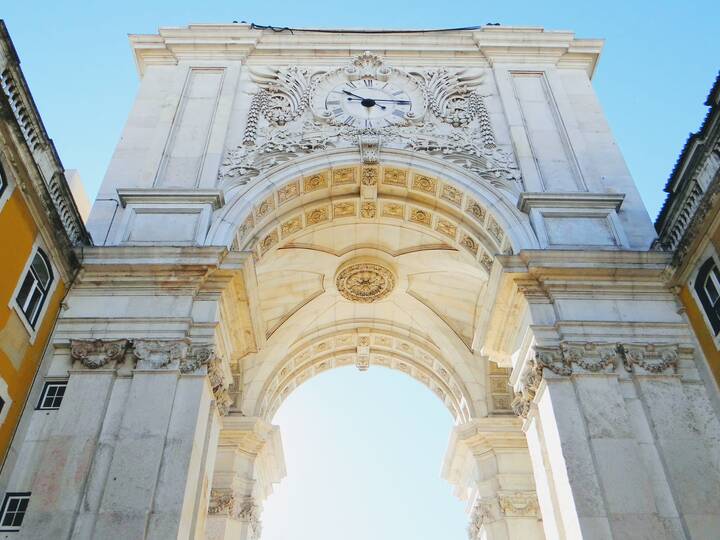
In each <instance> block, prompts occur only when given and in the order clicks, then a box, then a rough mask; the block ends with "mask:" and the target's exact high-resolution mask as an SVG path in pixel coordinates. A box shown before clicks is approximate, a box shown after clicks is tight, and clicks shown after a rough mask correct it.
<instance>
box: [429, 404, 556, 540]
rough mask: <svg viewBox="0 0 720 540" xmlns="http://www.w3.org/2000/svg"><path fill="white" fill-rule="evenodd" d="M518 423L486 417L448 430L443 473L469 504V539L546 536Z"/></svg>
mask: <svg viewBox="0 0 720 540" xmlns="http://www.w3.org/2000/svg"><path fill="white" fill-rule="evenodd" d="M521 427H522V424H521V423H520V422H519V421H518V420H517V419H516V418H512V417H508V416H490V417H486V418H479V419H476V420H473V421H472V422H468V423H466V424H462V425H459V426H457V427H456V428H455V429H454V430H453V433H452V435H451V438H450V445H449V447H448V451H447V454H446V457H445V464H444V466H443V477H444V478H445V479H447V480H448V481H449V482H450V483H452V484H454V485H455V486H456V489H455V492H456V495H458V496H459V497H460V498H461V499H465V500H467V501H468V503H469V505H468V508H469V509H470V510H471V517H470V525H469V527H468V538H469V539H470V540H480V539H482V540H513V539H515V538H523V539H527V540H535V539H537V540H541V539H544V538H545V535H544V534H543V529H542V524H541V522H540V509H539V507H538V500H537V496H536V494H535V485H534V481H533V472H532V465H531V463H530V456H529V454H528V449H527V444H526V442H525V435H524V434H523V432H522V429H521Z"/></svg>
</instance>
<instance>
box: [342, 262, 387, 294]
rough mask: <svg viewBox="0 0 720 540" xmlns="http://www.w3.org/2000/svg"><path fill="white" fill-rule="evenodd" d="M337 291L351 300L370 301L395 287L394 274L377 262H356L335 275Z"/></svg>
mask: <svg viewBox="0 0 720 540" xmlns="http://www.w3.org/2000/svg"><path fill="white" fill-rule="evenodd" d="M335 281H336V285H337V289H338V292H340V294H341V295H343V296H344V297H345V298H347V299H348V300H350V301H352V302H361V303H370V302H376V301H378V300H381V299H382V298H384V297H386V296H387V295H388V294H390V292H391V291H392V290H393V288H394V287H395V276H394V275H393V274H392V272H391V271H390V270H388V269H387V268H385V267H384V266H380V265H379V264H372V263H356V264H351V265H349V266H346V267H344V268H343V269H342V270H341V271H340V272H339V273H338V275H337V278H336V280H335Z"/></svg>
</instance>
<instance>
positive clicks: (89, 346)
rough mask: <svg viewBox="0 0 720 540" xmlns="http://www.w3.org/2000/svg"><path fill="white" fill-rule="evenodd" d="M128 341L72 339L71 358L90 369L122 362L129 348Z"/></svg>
mask: <svg viewBox="0 0 720 540" xmlns="http://www.w3.org/2000/svg"><path fill="white" fill-rule="evenodd" d="M128 343H129V342H128V340H127V339H114V340H104V339H71V340H70V356H71V357H72V359H73V360H78V361H79V362H80V363H81V364H82V365H83V366H85V367H86V368H89V369H98V368H101V367H104V366H105V365H107V364H109V363H110V362H118V361H122V359H123V358H124V357H125V351H126V350H127V348H128Z"/></svg>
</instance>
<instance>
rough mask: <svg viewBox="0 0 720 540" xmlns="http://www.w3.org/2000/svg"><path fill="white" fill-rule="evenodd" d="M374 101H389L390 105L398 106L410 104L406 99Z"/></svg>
mask: <svg viewBox="0 0 720 540" xmlns="http://www.w3.org/2000/svg"><path fill="white" fill-rule="evenodd" d="M373 99H374V100H375V101H390V102H391V103H397V104H398V105H407V104H409V103H410V101H409V100H407V99H375V98H373Z"/></svg>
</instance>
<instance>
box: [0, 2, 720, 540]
mask: <svg viewBox="0 0 720 540" xmlns="http://www.w3.org/2000/svg"><path fill="white" fill-rule="evenodd" d="M718 15H720V9H719V8H718V5H717V1H716V0H715V1H696V2H667V1H660V0H656V1H653V2H647V1H634V2H628V1H627V0H626V1H623V2H616V1H606V2H581V1H575V2H559V1H552V0H546V1H543V2H538V1H537V0H535V1H525V2H520V1H511V0H505V1H503V2H486V1H485V2H484V1H478V0H472V1H452V0H445V1H444V2H427V1H424V0H421V1H418V0H416V1H414V2H412V3H410V2H388V1H387V0H383V1H380V0H362V1H360V0H345V1H339V0H336V1H329V0H322V1H314V2H299V1H297V0H295V1H293V2H286V1H283V0H275V1H272V2H271V1H268V0H265V1H263V2H260V1H257V2H256V1H252V2H251V1H238V2H213V1H207V0H203V1H199V0H194V1H192V2H190V1H185V0H173V1H170V0H166V1H163V2H149V1H133V0H128V1H125V2H88V1H87V0H86V1H84V2H66V1H63V2H57V1H56V2H36V1H32V0H26V1H22V2H21V1H10V0H8V1H6V2H4V5H3V8H2V10H1V11H0V17H2V18H4V19H5V21H6V23H7V25H8V27H9V30H10V33H11V35H12V37H13V40H14V42H15V46H16V48H17V50H18V53H19V55H20V58H21V61H22V66H23V70H24V72H25V75H26V77H27V79H28V82H29V84H30V88H31V90H32V92H33V95H34V97H35V100H36V102H37V105H38V107H39V109H40V112H41V114H42V116H43V119H44V121H45V124H46V127H47V129H48V132H49V133H50V136H51V137H52V138H53V140H54V141H55V144H56V146H57V148H58V151H59V154H60V156H61V158H62V160H63V163H64V165H65V167H67V168H77V169H79V170H80V173H81V174H82V176H83V179H84V181H85V184H86V186H87V190H88V193H89V195H90V196H91V197H94V195H95V193H96V191H97V189H98V187H99V185H100V182H101V180H102V176H103V174H104V171H105V168H106V166H107V163H108V161H109V159H110V156H111V154H112V151H113V149H114V146H115V144H116V143H117V140H118V138H119V136H120V132H121V129H122V126H123V124H124V122H125V119H126V117H127V114H128V112H129V110H130V107H131V105H132V101H133V99H134V94H135V91H136V88H137V82H138V78H137V74H136V72H135V66H134V64H133V60H132V56H131V54H130V49H129V46H128V43H127V38H126V34H128V33H153V32H155V31H156V29H157V27H158V26H173V25H175V26H177V25H186V24H188V23H192V22H231V21H233V20H246V21H252V22H256V23H258V24H271V25H274V26H298V27H374V28H378V27H384V28H389V27H392V28H441V27H456V26H472V25H480V24H485V23H488V22H499V23H502V24H504V25H515V26H542V27H545V28H547V29H556V30H557V29H561V30H573V31H575V32H576V34H577V35H578V36H579V37H592V38H605V39H606V40H607V42H606V46H605V49H604V51H603V54H602V57H601V61H600V65H599V68H598V71H597V74H596V77H595V80H594V85H595V88H596V90H597V93H598V95H599V97H600V101H601V103H602V104H603V107H604V109H605V112H606V115H607V117H608V120H609V122H610V125H611V127H612V129H613V131H614V133H615V136H616V138H617V141H618V144H619V146H620V148H621V150H622V151H623V153H624V155H625V158H626V160H627V162H628V165H629V167H630V170H631V172H632V174H633V176H634V178H635V180H636V182H637V183H638V186H639V188H640V191H641V194H642V196H643V198H644V200H645V202H646V204H647V206H648V209H649V211H650V214H651V216H653V217H654V216H655V215H656V213H657V210H658V209H659V207H660V205H661V203H662V200H663V198H664V195H663V193H662V187H663V185H664V183H665V181H666V179H667V177H668V175H669V173H670V171H671V169H672V166H673V164H674V162H675V160H676V158H677V155H678V153H679V152H680V150H681V148H682V145H683V143H684V141H685V139H686V137H687V135H688V133H689V132H691V131H694V130H696V129H697V128H698V127H699V125H700V122H701V121H702V118H703V117H704V115H705V111H706V109H705V107H704V106H703V105H702V103H703V102H704V100H705V97H706V95H707V93H708V91H709V89H710V86H711V84H712V82H713V80H714V78H715V76H716V74H717V70H718V68H719V67H720V61H719V59H720V37H718V36H719V35H720V34H718V31H717V21H718ZM276 423H278V424H280V425H281V427H282V429H283V434H284V440H285V452H286V460H287V465H288V475H289V476H288V478H287V479H286V480H285V482H284V483H283V485H282V486H281V487H280V488H279V490H278V492H277V493H276V494H275V495H273V496H272V497H271V499H270V500H269V501H268V504H267V511H266V513H265V519H264V521H265V533H264V536H263V538H264V540H281V539H284V540H311V539H312V540H331V539H332V540H337V539H338V538H343V539H345V540H355V539H357V540H360V539H362V540H368V539H373V540H398V539H405V538H413V540H438V539H440V538H441V539H443V540H444V539H446V538H447V539H455V538H457V539H463V538H465V532H464V531H465V525H466V518H465V517H464V515H463V514H462V510H463V505H462V504H461V503H459V502H457V501H455V500H454V499H453V498H452V496H451V495H450V488H449V486H447V485H445V484H444V483H443V482H442V480H440V479H439V471H440V463H441V459H442V456H443V453H444V448H445V445H446V442H447V438H448V434H449V431H450V429H451V419H450V416H449V414H447V412H446V411H445V409H444V408H443V406H442V405H441V404H440V402H439V401H438V400H437V399H436V398H435V397H434V396H433V395H432V394H431V393H430V391H428V390H426V389H425V388H424V387H422V386H420V385H419V384H418V383H416V382H415V381H413V380H410V379H409V378H407V377H405V376H404V375H402V374H398V373H393V372H389V371H386V370H383V369H382V368H377V369H375V368H373V369H371V370H370V371H369V372H368V373H358V372H357V371H356V370H354V369H353V368H345V369H339V370H336V371H334V372H330V373H325V374H322V375H321V376H319V377H317V378H316V379H312V380H310V381H309V382H307V383H306V384H305V385H303V386H302V387H301V388H299V389H298V390H296V391H295V392H294V393H293V394H291V396H290V397H289V398H288V400H287V401H286V403H285V404H284V405H283V407H281V409H280V411H279V412H278V415H277V417H276Z"/></svg>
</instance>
